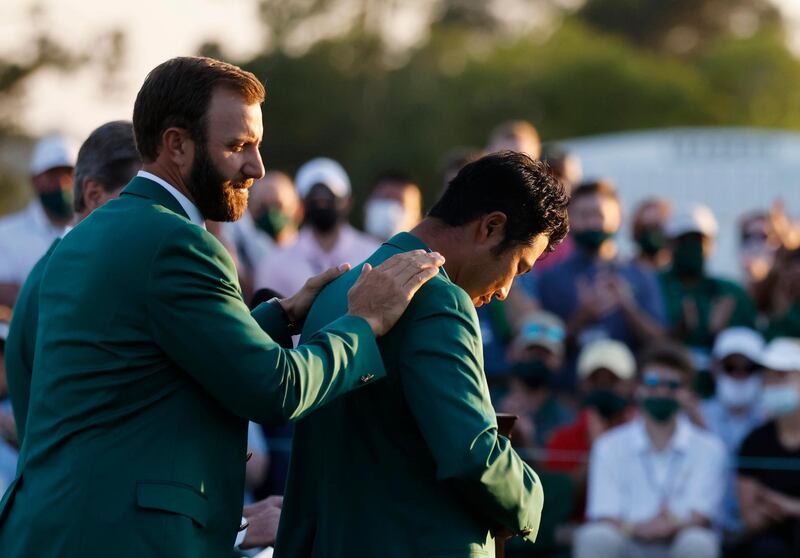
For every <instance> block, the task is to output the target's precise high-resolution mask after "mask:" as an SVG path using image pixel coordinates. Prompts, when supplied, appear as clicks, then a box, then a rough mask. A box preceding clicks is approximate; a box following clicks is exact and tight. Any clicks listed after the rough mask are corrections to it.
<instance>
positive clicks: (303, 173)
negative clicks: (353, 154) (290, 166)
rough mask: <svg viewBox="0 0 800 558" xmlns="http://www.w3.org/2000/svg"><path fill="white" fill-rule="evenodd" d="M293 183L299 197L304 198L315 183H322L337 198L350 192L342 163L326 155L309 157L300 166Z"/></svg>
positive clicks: (344, 196) (348, 179) (348, 181)
mask: <svg viewBox="0 0 800 558" xmlns="http://www.w3.org/2000/svg"><path fill="white" fill-rule="evenodd" d="M294 183H295V185H296V186H297V194H298V195H299V196H300V199H305V197H306V196H307V195H308V193H309V192H310V191H311V188H313V187H314V186H315V185H317V184H324V185H325V186H327V187H328V188H330V190H331V192H333V195H335V196H336V197H337V198H346V197H347V196H349V195H350V192H351V188H350V178H349V177H348V176H347V172H345V170H344V168H343V167H342V165H340V164H339V163H337V162H336V161H334V160H333V159H328V158H326V157H317V158H316V159H311V160H310V161H308V162H307V163H305V164H304V165H303V166H302V167H300V170H298V171H297V177H296V178H295V180H294Z"/></svg>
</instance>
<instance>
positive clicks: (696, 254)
mask: <svg viewBox="0 0 800 558" xmlns="http://www.w3.org/2000/svg"><path fill="white" fill-rule="evenodd" d="M672 268H673V270H674V271H675V273H676V274H677V275H678V277H683V278H687V279H695V278H700V277H702V276H703V274H704V270H705V257H704V255H703V239H702V238H681V239H679V240H678V241H677V243H676V244H675V248H674V249H673V251H672Z"/></svg>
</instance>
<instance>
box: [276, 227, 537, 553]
mask: <svg viewBox="0 0 800 558" xmlns="http://www.w3.org/2000/svg"><path fill="white" fill-rule="evenodd" d="M420 248H423V249H424V248H425V246H424V245H423V244H422V242H421V241H420V240H419V239H417V238H416V237H414V236H412V235H410V234H408V233H402V234H399V235H397V236H395V237H394V238H392V239H390V240H389V241H388V242H387V243H386V244H384V245H383V246H382V247H381V248H380V249H379V250H378V251H377V252H375V254H373V256H372V257H371V258H370V259H368V260H367V261H368V262H369V263H370V264H372V265H377V264H379V263H380V262H382V261H384V260H386V259H387V258H389V257H391V256H392V255H394V254H397V253H400V252H406V251H410V250H415V249H420ZM359 272H360V270H359V269H356V270H353V271H351V272H349V273H347V274H345V275H344V276H343V277H341V278H339V279H338V280H336V281H335V282H333V283H332V284H331V285H329V286H328V287H327V288H326V289H325V290H323V292H322V293H321V294H320V296H319V297H318V298H317V300H316V301H315V303H314V305H313V307H312V309H311V312H310V314H309V316H308V319H307V321H306V324H305V331H304V334H303V339H305V338H309V337H311V336H312V335H314V334H315V332H316V331H318V330H320V329H322V328H324V327H326V325H327V324H329V323H331V322H333V321H334V320H336V319H337V318H338V317H339V316H341V315H342V314H344V313H345V312H346V308H347V291H348V289H349V288H350V286H351V285H352V284H353V283H354V282H355V280H356V279H357V277H358V273H359ZM379 346H380V350H381V354H382V356H383V361H384V363H385V365H386V369H387V379H386V380H385V381H383V382H379V383H375V384H373V385H371V386H369V387H367V388H365V389H363V390H360V391H358V392H354V393H350V394H348V395H346V396H344V397H342V398H340V399H338V400H336V401H334V402H332V403H331V404H329V405H327V406H326V407H324V408H323V409H320V410H319V411H318V412H316V413H314V414H313V415H310V416H308V417H306V418H304V419H302V420H300V421H299V422H298V423H297V425H296V430H295V436H294V442H293V448H292V457H291V465H290V470H289V479H288V481H287V490H286V497H285V500H284V507H283V513H282V517H281V524H280V529H279V531H278V542H277V545H276V553H275V556H276V558H301V557H309V556H314V557H331V558H339V557H342V558H344V557H350V556H359V557H375V558H392V557H398V558H400V557H404V558H405V557H409V556H414V557H427V556H440V555H441V556H450V557H459V556H494V541H493V539H492V537H491V535H490V531H495V530H496V529H498V528H504V529H505V530H508V531H511V532H513V533H519V532H522V531H526V535H525V536H526V538H528V539H530V540H533V539H534V538H535V537H536V531H537V528H538V525H539V519H540V516H541V510H542V502H543V492H542V487H541V485H540V483H539V480H538V477H537V475H536V474H535V473H534V471H533V470H532V469H531V468H530V467H528V465H526V464H525V463H524V462H523V461H522V459H521V458H520V457H519V456H518V455H517V453H516V452H515V451H514V450H513V449H512V448H511V445H510V443H509V441H508V440H507V439H506V438H504V437H502V436H499V435H498V433H497V423H496V418H495V411H494V409H493V408H492V404H491V401H490V399H489V389H488V386H487V383H486V378H485V376H484V373H483V353H482V342H481V336H480V329H479V325H478V318H477V314H476V312H475V308H474V307H473V305H472V302H471V300H470V298H469V296H468V295H467V293H466V292H464V291H463V290H462V289H461V288H459V287H458V286H456V285H455V284H454V283H452V282H451V281H450V279H449V278H448V277H447V274H446V273H445V271H444V270H443V269H442V271H441V272H440V273H439V275H438V276H437V277H434V278H433V279H431V280H430V281H429V282H428V283H426V284H425V285H424V286H423V287H422V288H421V289H420V290H419V292H418V293H417V294H416V296H415V297H414V300H412V301H411V304H410V305H409V307H408V309H407V310H406V312H405V314H403V317H402V318H401V319H400V321H399V322H398V323H397V325H396V326H395V327H394V328H393V329H392V331H390V332H389V333H388V334H387V335H386V336H384V337H382V338H381V339H380V341H379ZM528 530H529V531H528Z"/></svg>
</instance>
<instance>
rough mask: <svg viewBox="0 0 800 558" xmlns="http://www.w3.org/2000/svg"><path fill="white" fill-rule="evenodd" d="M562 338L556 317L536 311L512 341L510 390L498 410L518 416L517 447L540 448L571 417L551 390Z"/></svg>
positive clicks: (514, 433) (514, 436)
mask: <svg viewBox="0 0 800 558" xmlns="http://www.w3.org/2000/svg"><path fill="white" fill-rule="evenodd" d="M564 336H565V332H564V322H563V321H561V319H559V317H558V316H555V315H554V314H551V313H549V312H544V311H538V312H536V313H535V314H532V315H530V316H528V317H527V319H526V320H525V323H524V324H523V326H522V329H521V331H520V333H519V335H518V336H517V338H516V339H515V340H514V343H513V345H512V356H511V360H512V362H514V364H513V367H512V368H511V378H510V380H509V390H508V394H507V395H506V397H505V398H504V399H503V400H502V401H501V402H500V405H499V408H500V410H501V411H502V412H504V413H512V414H515V415H517V416H518V417H519V418H518V419H517V422H516V423H515V425H514V432H513V440H514V445H515V446H517V447H520V448H525V449H529V450H534V449H538V448H543V447H544V445H545V444H546V443H547V441H548V439H549V437H550V434H551V433H552V432H553V430H554V429H556V428H558V427H559V426H562V425H564V424H566V423H568V422H569V421H571V420H572V419H573V417H574V413H573V412H572V411H571V410H570V409H568V408H567V407H565V406H564V405H563V404H562V403H561V402H559V400H558V399H557V398H556V396H555V395H554V394H553V390H552V388H551V382H552V381H553V376H554V375H555V373H556V372H557V371H558V369H559V368H560V367H561V363H562V360H563V358H564Z"/></svg>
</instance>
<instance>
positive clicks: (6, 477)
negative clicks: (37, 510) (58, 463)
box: [0, 314, 17, 493]
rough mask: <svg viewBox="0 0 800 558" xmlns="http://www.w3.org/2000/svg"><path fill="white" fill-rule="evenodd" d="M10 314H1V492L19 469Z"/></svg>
mask: <svg viewBox="0 0 800 558" xmlns="http://www.w3.org/2000/svg"><path fill="white" fill-rule="evenodd" d="M9 318H10V316H8V315H5V314H3V315H0V493H4V492H5V491H6V488H8V485H9V484H11V481H13V480H14V476H15V474H16V470H17V450H16V442H17V429H16V426H15V424H14V416H13V414H12V412H11V405H10V403H9V400H8V399H7V398H8V384H7V383H6V369H5V364H4V362H5V358H4V357H5V345H6V337H7V336H8V322H9Z"/></svg>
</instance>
